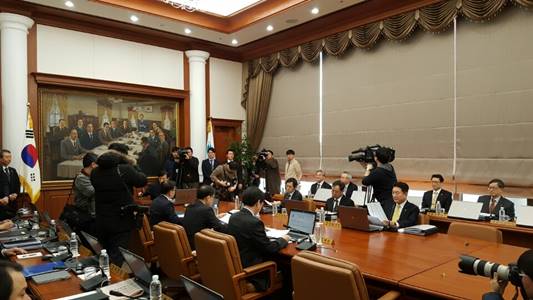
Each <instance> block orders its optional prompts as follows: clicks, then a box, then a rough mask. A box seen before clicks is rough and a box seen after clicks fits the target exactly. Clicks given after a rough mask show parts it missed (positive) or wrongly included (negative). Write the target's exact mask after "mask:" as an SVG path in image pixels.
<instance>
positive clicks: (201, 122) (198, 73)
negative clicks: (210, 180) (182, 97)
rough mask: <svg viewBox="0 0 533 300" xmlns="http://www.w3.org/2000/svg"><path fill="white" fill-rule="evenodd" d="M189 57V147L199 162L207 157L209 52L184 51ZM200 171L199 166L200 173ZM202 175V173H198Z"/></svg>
mask: <svg viewBox="0 0 533 300" xmlns="http://www.w3.org/2000/svg"><path fill="white" fill-rule="evenodd" d="M185 55H187V57H188V58H189V93H190V108H191V109H190V112H189V113H190V120H191V147H192V149H193V150H194V156H196V157H198V159H199V160H200V163H201V162H202V160H204V159H205V158H206V157H207V149H206V148H207V141H206V139H207V135H206V134H207V128H206V126H207V125H206V122H207V120H206V119H207V116H206V110H205V61H206V60H207V59H208V58H209V53H208V52H205V51H199V50H189V51H185ZM201 172H202V170H201V168H200V173H201ZM200 176H202V174H200Z"/></svg>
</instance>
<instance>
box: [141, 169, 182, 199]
mask: <svg viewBox="0 0 533 300" xmlns="http://www.w3.org/2000/svg"><path fill="white" fill-rule="evenodd" d="M168 181H169V180H168V176H167V172H166V171H159V175H158V177H157V182H154V183H150V184H149V185H148V186H147V187H146V190H145V191H144V192H139V194H140V196H141V197H146V196H150V199H151V200H154V199H155V198H157V197H159V196H160V195H161V194H162V192H161V191H162V187H163V184H164V183H167V182H168ZM174 184H175V183H174Z"/></svg>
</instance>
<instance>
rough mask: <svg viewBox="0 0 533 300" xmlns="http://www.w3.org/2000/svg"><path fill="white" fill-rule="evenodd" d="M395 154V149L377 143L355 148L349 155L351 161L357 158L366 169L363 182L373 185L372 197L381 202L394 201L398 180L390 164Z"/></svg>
mask: <svg viewBox="0 0 533 300" xmlns="http://www.w3.org/2000/svg"><path fill="white" fill-rule="evenodd" d="M394 156H395V151H394V149H392V148H388V147H381V146H380V145H375V146H368V147H366V148H365V149H363V148H361V149H358V150H355V151H354V152H352V154H351V155H350V156H349V157H348V160H349V161H354V160H356V161H358V162H359V163H361V166H363V168H365V169H366V171H365V175H364V177H363V182H362V183H363V185H366V186H372V188H373V190H374V193H373V195H372V199H376V200H377V201H379V202H380V203H383V202H385V201H392V188H393V186H394V184H395V183H396V182H397V179H396V172H395V171H394V167H393V166H392V165H391V164H390V163H391V162H393V161H394Z"/></svg>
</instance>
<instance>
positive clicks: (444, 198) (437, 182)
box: [422, 174, 452, 212]
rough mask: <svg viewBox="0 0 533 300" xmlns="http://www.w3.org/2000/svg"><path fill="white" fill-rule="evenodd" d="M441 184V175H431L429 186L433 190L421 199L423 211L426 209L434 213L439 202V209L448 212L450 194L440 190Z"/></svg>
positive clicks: (442, 178)
mask: <svg viewBox="0 0 533 300" xmlns="http://www.w3.org/2000/svg"><path fill="white" fill-rule="evenodd" d="M443 182H444V177H442V175H440V174H433V175H431V186H432V188H433V189H432V190H431V191H427V192H425V193H424V196H423V197H422V208H423V209H424V208H426V209H429V210H431V211H435V208H436V205H437V202H439V203H440V207H441V208H443V209H444V210H445V211H446V212H448V210H450V205H452V193H451V192H448V191H447V190H443V189H442V183H443Z"/></svg>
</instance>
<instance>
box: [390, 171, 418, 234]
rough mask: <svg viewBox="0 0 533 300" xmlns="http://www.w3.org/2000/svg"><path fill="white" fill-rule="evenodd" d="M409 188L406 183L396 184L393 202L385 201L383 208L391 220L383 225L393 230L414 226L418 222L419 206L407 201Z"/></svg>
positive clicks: (393, 191) (393, 189) (393, 190)
mask: <svg viewBox="0 0 533 300" xmlns="http://www.w3.org/2000/svg"><path fill="white" fill-rule="evenodd" d="M408 192H409V186H408V185H407V183H405V182H401V181H399V182H396V183H395V184H394V186H393V188H392V200H393V201H390V200H388V201H383V202H382V203H381V206H382V207H383V211H384V212H385V215H386V216H387V218H388V219H389V220H385V221H383V224H384V225H385V226H387V227H389V228H391V229H397V228H403V227H409V226H414V225H416V223H417V222H418V214H419V213H420V210H419V209H418V206H416V205H414V204H413V203H410V202H408V201H407V193H408Z"/></svg>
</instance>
